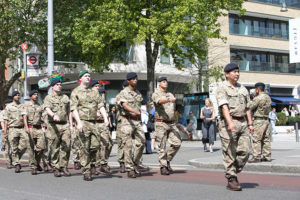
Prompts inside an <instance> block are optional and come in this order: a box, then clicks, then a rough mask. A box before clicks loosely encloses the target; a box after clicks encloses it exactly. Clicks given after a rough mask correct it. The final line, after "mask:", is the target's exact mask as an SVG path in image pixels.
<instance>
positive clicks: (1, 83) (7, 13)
mask: <svg viewBox="0 0 300 200" xmlns="http://www.w3.org/2000/svg"><path fill="white" fill-rule="evenodd" d="M46 9H47V1H44V0H39V1H33V0H1V1H0V91H1V95H0V102H1V103H2V102H3V100H4V99H5V98H7V95H8V92H9V89H10V87H11V86H12V84H13V83H14V82H15V81H16V80H17V79H18V78H19V77H20V72H19V71H18V70H17V69H16V66H12V65H10V66H8V67H9V68H11V69H12V71H13V76H12V77H11V79H10V80H5V70H6V67H7V66H6V60H7V59H9V60H15V59H16V58H17V57H22V50H21V48H20V45H21V44H22V43H23V42H26V43H28V44H29V46H30V44H36V45H38V46H40V47H42V48H44V49H45V45H46V38H47V26H46V24H47V21H46Z"/></svg>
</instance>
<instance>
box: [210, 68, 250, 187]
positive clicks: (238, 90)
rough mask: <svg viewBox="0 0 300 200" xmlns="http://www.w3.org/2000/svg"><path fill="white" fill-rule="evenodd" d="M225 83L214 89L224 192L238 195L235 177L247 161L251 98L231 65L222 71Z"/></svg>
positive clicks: (238, 185) (236, 70)
mask: <svg viewBox="0 0 300 200" xmlns="http://www.w3.org/2000/svg"><path fill="white" fill-rule="evenodd" d="M224 72H225V77H226V81H224V82H223V84H222V85H221V86H220V87H219V88H218V89H217V91H216V94H217V101H218V106H219V108H220V117H221V118H220V123H219V125H218V128H219V134H220V138H221V144H222V154H223V161H224V166H225V177H226V178H227V180H228V184H227V189H229V190H234V191H240V190H242V186H241V185H240V183H239V181H238V179H237V174H238V173H240V172H241V171H242V170H243V168H244V166H245V164H246V163H247V160H248V158H249V151H250V138H249V132H250V133H253V130H254V128H253V124H252V118H251V112H250V97H249V93H248V91H247V89H246V88H245V87H244V86H242V85H241V84H240V83H238V82H237V81H238V80H239V77H240V71H239V67H238V65H236V64H234V63H230V64H228V65H226V67H225V68H224Z"/></svg>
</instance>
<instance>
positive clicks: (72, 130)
mask: <svg viewBox="0 0 300 200" xmlns="http://www.w3.org/2000/svg"><path fill="white" fill-rule="evenodd" d="M70 133H71V134H73V133H74V128H73V126H70Z"/></svg>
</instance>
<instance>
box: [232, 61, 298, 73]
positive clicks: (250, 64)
mask: <svg viewBox="0 0 300 200" xmlns="http://www.w3.org/2000/svg"><path fill="white" fill-rule="evenodd" d="M231 62H233V63H236V64H238V65H239V66H240V70H241V71H252V72H273V73H290V74H300V63H297V64H288V63H271V62H257V61H239V60H232V61H231Z"/></svg>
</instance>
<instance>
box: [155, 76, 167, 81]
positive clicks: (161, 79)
mask: <svg viewBox="0 0 300 200" xmlns="http://www.w3.org/2000/svg"><path fill="white" fill-rule="evenodd" d="M161 81H168V80H167V77H164V76H162V77H159V78H158V79H157V82H161Z"/></svg>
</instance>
